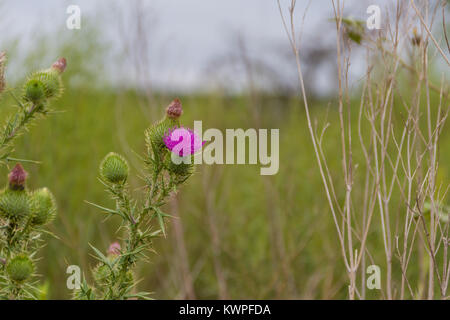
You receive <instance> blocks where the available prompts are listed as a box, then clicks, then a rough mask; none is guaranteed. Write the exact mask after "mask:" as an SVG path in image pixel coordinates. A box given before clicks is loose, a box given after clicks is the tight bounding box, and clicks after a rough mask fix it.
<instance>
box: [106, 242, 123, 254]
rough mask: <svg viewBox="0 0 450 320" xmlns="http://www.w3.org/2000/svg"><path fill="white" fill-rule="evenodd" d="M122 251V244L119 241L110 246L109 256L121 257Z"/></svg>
mask: <svg viewBox="0 0 450 320" xmlns="http://www.w3.org/2000/svg"><path fill="white" fill-rule="evenodd" d="M120 250H121V247H120V244H119V243H118V242H117V241H116V242H113V243H111V244H110V245H109V248H108V255H111V256H118V255H120Z"/></svg>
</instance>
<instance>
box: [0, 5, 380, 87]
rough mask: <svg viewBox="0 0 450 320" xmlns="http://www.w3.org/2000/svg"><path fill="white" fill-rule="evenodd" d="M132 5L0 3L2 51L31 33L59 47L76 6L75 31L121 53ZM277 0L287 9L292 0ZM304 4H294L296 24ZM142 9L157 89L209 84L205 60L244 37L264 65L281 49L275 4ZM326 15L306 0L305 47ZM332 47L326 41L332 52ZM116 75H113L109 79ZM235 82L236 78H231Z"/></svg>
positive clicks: (361, 10)
mask: <svg viewBox="0 0 450 320" xmlns="http://www.w3.org/2000/svg"><path fill="white" fill-rule="evenodd" d="M132 2H133V0H71V1H66V0H64V1H62V0H38V1H36V0H0V10H1V11H0V30H2V31H1V32H0V47H1V45H2V43H1V41H2V40H4V39H5V38H10V39H11V38H14V39H21V40H22V42H24V43H25V44H23V45H25V46H27V45H32V43H33V38H34V36H35V35H36V34H45V33H47V32H49V34H57V36H56V39H55V40H56V41H58V38H59V37H61V38H63V37H66V36H70V35H71V34H72V33H74V32H77V31H76V30H69V29H67V27H66V19H67V17H68V14H67V13H66V9H67V7H68V6H69V5H71V4H75V5H78V6H79V7H80V9H81V18H82V20H81V28H82V29H83V28H89V26H88V23H86V22H87V21H90V22H91V23H93V24H95V26H96V27H97V29H98V31H100V34H101V40H102V41H108V42H110V43H111V44H112V50H113V51H117V52H120V51H121V49H123V47H124V46H125V42H124V39H123V35H122V36H120V35H119V34H118V28H120V26H119V24H120V21H119V20H123V21H124V24H125V26H126V25H132V24H133V21H132V20H133V14H132V6H131V5H130V3H132ZM281 2H282V5H283V7H284V8H287V6H288V4H289V2H290V1H289V0H282V1H281ZM307 3H308V1H306V0H305V1H303V0H298V9H299V14H298V17H299V19H300V18H301V13H302V12H303V9H304V8H305V6H306V5H307ZM374 3H375V4H380V6H382V7H384V6H385V4H386V3H387V1H386V0H383V1H382V0H371V1H361V0H348V1H346V7H348V8H351V9H352V15H354V16H356V17H358V18H364V17H366V16H367V14H366V12H365V10H366V8H367V6H368V5H369V4H374ZM141 11H142V12H143V13H144V14H145V16H146V17H147V18H148V19H149V20H150V21H151V28H149V30H147V31H146V34H147V37H148V38H149V39H151V40H149V42H150V47H151V48H150V49H149V54H150V55H151V59H150V60H151V62H150V64H151V66H150V68H151V70H152V81H153V82H157V85H158V83H159V85H160V86H168V85H169V86H173V87H174V88H187V89H189V88H198V87H202V86H205V85H208V82H209V81H210V80H211V79H210V78H209V77H207V76H206V75H205V70H208V66H209V65H210V64H211V61H214V59H217V57H221V56H224V55H226V54H227V53H229V52H232V51H233V48H231V45H232V44H233V43H235V42H233V38H235V37H236V36H237V35H239V36H241V37H243V38H244V39H245V41H246V44H247V46H248V50H249V51H250V52H253V53H257V55H258V56H260V57H265V58H266V60H268V62H269V63H270V62H271V61H270V60H271V59H272V56H271V55H270V52H269V51H270V50H269V48H271V47H273V48H276V47H277V46H279V45H281V44H284V45H286V44H287V38H286V34H285V32H284V30H283V27H282V24H281V19H280V14H279V11H278V6H277V2H276V0H146V1H143V5H142V8H141ZM119 16H120V18H119ZM332 16H333V12H332V5H331V1H330V0H313V1H311V5H310V8H309V11H308V16H307V20H306V22H305V26H304V27H305V29H304V33H305V35H306V36H305V37H304V39H307V40H308V41H310V42H311V41H320V40H321V39H325V38H327V37H330V36H334V35H333V33H332V30H333V29H332V27H333V26H330V29H328V30H326V29H322V30H321V28H323V26H326V25H327V23H328V24H330V22H329V19H330V18H331V17H332ZM125 34H126V32H125ZM99 40H100V39H99ZM333 45H334V43H333V41H331V42H330V46H333ZM0 49H1V48H0ZM124 63H125V62H124ZM119 67H122V68H117V70H119V69H120V77H129V78H130V79H132V78H133V77H135V74H134V73H133V71H130V70H129V69H130V68H128V69H127V68H123V67H124V66H123V65H122V66H119ZM127 70H128V71H127ZM110 71H111V70H110ZM124 73H125V74H124ZM127 73H129V74H127ZM206 73H207V71H206ZM237 73H239V70H238V71H237ZM118 74H119V72H117V73H114V71H111V78H112V79H113V78H114V77H117V76H118ZM180 75H182V76H180ZM241 76H242V75H239V74H236V79H239V78H241ZM325 78H326V77H325ZM327 81H328V82H329V80H327V79H321V80H320V82H321V83H320V84H319V85H321V86H323V87H324V88H325V87H327V86H328V87H330V84H329V83H327Z"/></svg>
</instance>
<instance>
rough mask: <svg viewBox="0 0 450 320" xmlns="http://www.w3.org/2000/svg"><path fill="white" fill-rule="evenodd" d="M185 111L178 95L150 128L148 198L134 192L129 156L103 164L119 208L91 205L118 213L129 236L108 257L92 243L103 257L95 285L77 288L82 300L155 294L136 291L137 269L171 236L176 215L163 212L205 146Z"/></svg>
mask: <svg viewBox="0 0 450 320" xmlns="http://www.w3.org/2000/svg"><path fill="white" fill-rule="evenodd" d="M182 113H183V110H182V106H181V102H180V101H179V100H178V99H176V100H174V101H173V102H172V103H171V104H170V105H169V106H168V107H167V109H166V114H165V117H164V118H163V119H162V120H160V121H158V122H157V123H155V124H153V125H152V126H150V127H149V128H148V129H147V130H146V131H145V141H146V145H147V153H146V155H145V156H144V157H143V158H142V160H143V162H144V166H145V172H144V174H143V181H144V183H145V187H144V190H145V191H144V195H143V198H144V200H143V201H138V200H136V199H134V198H132V196H131V194H130V191H129V186H128V183H127V181H128V177H129V166H128V163H127V161H126V159H125V158H124V157H122V156H121V155H119V154H117V153H113V152H111V153H109V154H108V155H106V157H105V158H104V159H103V161H102V162H101V164H100V179H99V180H100V181H101V183H102V184H103V185H104V186H105V188H106V191H107V192H108V193H109V195H110V196H111V198H112V199H114V200H115V202H116V207H115V208H114V209H111V208H106V207H103V206H100V205H97V204H93V203H90V202H89V203H90V204H91V205H93V206H95V207H97V208H99V209H101V210H102V211H103V212H105V213H106V214H107V215H108V216H118V217H119V218H120V219H121V221H122V224H121V228H123V229H124V231H125V234H124V237H123V239H122V241H121V244H120V243H119V242H114V243H113V244H112V245H111V246H110V247H109V249H108V252H107V254H106V255H105V254H103V253H102V251H101V250H99V249H97V248H95V247H92V248H93V250H94V252H95V258H96V259H97V260H98V261H99V262H98V264H97V265H96V266H95V268H93V270H92V273H93V278H94V282H95V283H94V285H93V286H90V285H88V284H87V282H86V280H84V282H83V283H82V285H81V288H80V289H79V290H77V291H76V292H75V298H76V299H135V298H138V299H147V298H149V293H148V292H136V290H135V287H136V284H137V279H136V278H135V275H134V273H133V268H134V267H135V266H136V263H137V262H138V261H139V260H141V259H143V260H148V257H147V256H146V252H148V251H152V240H153V239H154V238H155V237H158V236H160V235H164V236H165V235H166V228H165V223H166V219H167V218H169V217H170V215H169V214H167V213H165V212H163V206H164V204H165V203H166V201H167V199H168V196H169V195H170V193H172V192H176V191H177V188H178V187H179V186H180V185H181V184H183V183H184V182H186V180H187V179H188V178H189V177H190V176H191V175H192V174H193V172H194V161H193V157H194V153H196V152H197V151H199V150H200V148H201V147H202V145H203V142H202V141H201V139H200V138H199V136H198V135H197V134H196V133H195V132H194V131H192V130H191V129H188V128H184V127H182V126H181V123H180V116H181V115H182Z"/></svg>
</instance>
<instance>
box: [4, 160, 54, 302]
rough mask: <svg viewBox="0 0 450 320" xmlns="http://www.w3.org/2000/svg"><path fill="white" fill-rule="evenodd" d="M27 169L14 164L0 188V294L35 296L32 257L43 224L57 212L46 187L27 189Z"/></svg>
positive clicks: (30, 297)
mask: <svg viewBox="0 0 450 320" xmlns="http://www.w3.org/2000/svg"><path fill="white" fill-rule="evenodd" d="M27 175H28V174H27V172H26V171H25V170H24V169H23V167H22V165H21V164H19V163H18V164H17V165H16V166H15V167H14V169H13V170H12V171H11V172H10V173H9V175H8V184H7V186H6V187H5V188H4V189H3V190H1V191H0V298H1V299H36V295H37V293H38V288H37V287H36V286H35V284H36V282H35V280H34V278H35V261H36V253H37V250H38V249H39V248H40V247H41V246H42V240H41V235H42V233H44V232H46V231H45V229H44V226H45V225H46V224H48V223H49V222H50V221H52V220H53V219H54V217H55V215H56V204H55V199H54V197H53V195H52V193H51V192H50V191H49V190H48V189H47V188H41V189H38V190H34V191H29V190H27V188H26V186H25V182H26V179H27Z"/></svg>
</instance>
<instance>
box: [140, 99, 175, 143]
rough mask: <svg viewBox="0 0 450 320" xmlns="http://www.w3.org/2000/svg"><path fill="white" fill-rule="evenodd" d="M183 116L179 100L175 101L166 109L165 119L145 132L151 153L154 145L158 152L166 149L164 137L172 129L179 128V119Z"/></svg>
mask: <svg viewBox="0 0 450 320" xmlns="http://www.w3.org/2000/svg"><path fill="white" fill-rule="evenodd" d="M182 114H183V108H182V106H181V101H180V100H179V99H175V100H173V101H172V102H171V103H170V104H169V105H168V106H167V108H166V115H165V117H164V119H162V120H160V121H159V122H157V123H155V124H154V125H152V126H151V127H150V128H148V129H147V130H146V131H145V141H146V143H147V148H148V150H149V152H152V150H153V148H152V145H153V146H155V148H156V149H157V150H160V149H163V148H164V135H165V134H166V133H167V131H168V130H169V129H170V128H173V127H179V126H180V121H179V118H180V117H181V115H182Z"/></svg>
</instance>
